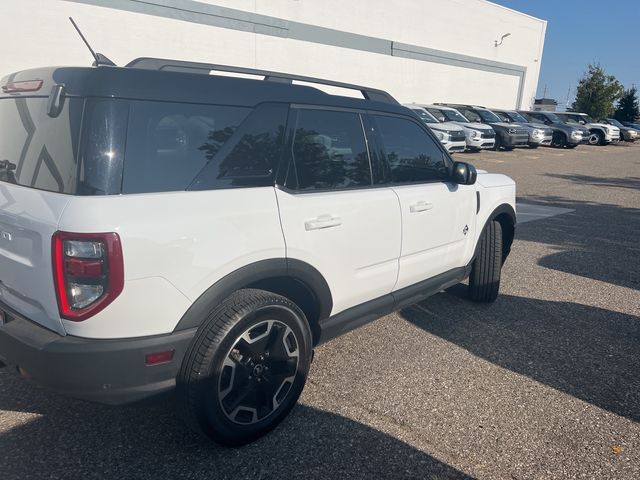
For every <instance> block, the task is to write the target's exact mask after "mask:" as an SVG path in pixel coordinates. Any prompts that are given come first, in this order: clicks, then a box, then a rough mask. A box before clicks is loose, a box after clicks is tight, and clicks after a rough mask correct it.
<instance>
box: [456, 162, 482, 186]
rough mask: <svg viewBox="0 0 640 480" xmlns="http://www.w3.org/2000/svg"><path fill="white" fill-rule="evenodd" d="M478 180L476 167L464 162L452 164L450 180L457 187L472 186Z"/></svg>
mask: <svg viewBox="0 0 640 480" xmlns="http://www.w3.org/2000/svg"><path fill="white" fill-rule="evenodd" d="M477 178H478V172H477V171H476V167H474V166H473V165H471V164H470V163H466V162H454V164H453V172H452V173H451V180H452V181H453V182H454V183H457V184H458V185H473V184H474V183H476V180H477Z"/></svg>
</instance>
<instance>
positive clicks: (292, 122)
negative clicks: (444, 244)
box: [274, 103, 388, 195]
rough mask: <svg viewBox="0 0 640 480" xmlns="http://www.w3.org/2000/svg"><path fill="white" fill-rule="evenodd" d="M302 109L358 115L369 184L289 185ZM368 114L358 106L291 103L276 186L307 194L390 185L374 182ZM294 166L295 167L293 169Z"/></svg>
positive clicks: (286, 190)
mask: <svg viewBox="0 0 640 480" xmlns="http://www.w3.org/2000/svg"><path fill="white" fill-rule="evenodd" d="M300 110H322V111H329V112H345V113H354V114H356V115H357V116H358V118H359V120H360V128H361V129H362V137H363V140H364V143H365V148H366V152H367V159H368V161H369V171H370V172H371V183H370V184H369V185H356V186H351V187H340V188H317V189H313V190H299V189H297V188H293V187H292V186H291V185H288V183H289V181H290V177H289V175H290V173H291V171H292V170H295V168H296V166H295V161H294V155H293V145H294V140H295V132H296V130H297V128H298V119H299V115H298V112H299V111H300ZM365 114H366V111H365V110H362V109H356V108H344V107H333V106H330V105H315V104H312V105H306V104H300V103H295V104H293V103H292V104H290V105H289V115H288V118H287V127H286V128H285V131H286V134H285V145H284V148H283V155H282V157H283V158H282V161H281V163H280V166H279V168H278V173H277V175H276V183H275V185H274V186H275V188H277V189H279V190H282V191H284V192H287V193H290V194H293V195H305V194H313V193H329V192H345V191H351V190H354V191H357V190H367V189H372V188H379V187H387V186H388V185H386V184H384V183H382V184H374V175H373V165H372V164H371V154H370V148H369V145H368V136H367V132H366V130H365V128H364V120H363V115H365ZM292 166H293V169H292ZM295 183H296V186H297V183H298V182H297V176H296V182H295Z"/></svg>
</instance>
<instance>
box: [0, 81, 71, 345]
mask: <svg viewBox="0 0 640 480" xmlns="http://www.w3.org/2000/svg"><path fill="white" fill-rule="evenodd" d="M39 85H40V87H39V88H37V87H38V83H37V82H34V83H31V84H28V82H20V81H15V80H13V83H12V79H11V78H5V79H3V80H2V81H0V86H2V87H3V88H2V90H0V301H2V302H3V303H4V304H6V305H7V306H8V307H10V308H11V309H13V310H15V311H16V312H18V313H20V314H22V315H23V316H25V317H26V318H28V319H30V320H32V321H34V322H37V323H39V324H40V325H42V326H44V327H46V328H48V329H50V330H53V331H55V332H58V333H60V334H64V333H65V332H64V328H63V326H62V322H61V320H60V316H59V312H58V304H57V300H56V295H55V289H54V281H53V273H52V261H51V236H52V234H53V233H54V232H55V231H56V229H57V225H58V221H59V219H60V217H61V215H62V212H63V210H64V208H65V206H66V204H67V202H68V200H69V199H70V197H69V195H68V194H73V193H74V190H75V186H76V183H77V182H76V178H77V145H78V137H79V132H80V120H81V117H82V109H83V101H82V100H81V99H78V98H67V99H66V100H65V101H64V103H63V105H61V108H60V109H59V110H58V111H56V112H55V113H54V114H53V115H52V114H51V108H50V104H49V98H48V97H49V96H48V93H49V90H47V91H45V89H44V88H43V87H42V82H40V84H39ZM20 88H23V90H22V91H20ZM24 89H26V90H28V91H25V90H24ZM34 89H35V90H34ZM40 90H42V91H45V95H42V93H41V92H40Z"/></svg>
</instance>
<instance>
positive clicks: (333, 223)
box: [304, 215, 342, 231]
mask: <svg viewBox="0 0 640 480" xmlns="http://www.w3.org/2000/svg"><path fill="white" fill-rule="evenodd" d="M340 225H342V219H341V218H340V217H334V216H332V215H320V216H319V217H317V218H314V219H313V220H308V221H306V222H304V229H305V230H307V231H309V230H322V229H323V228H332V227H338V226H340Z"/></svg>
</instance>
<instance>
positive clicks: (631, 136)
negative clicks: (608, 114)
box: [600, 118, 638, 142]
mask: <svg viewBox="0 0 640 480" xmlns="http://www.w3.org/2000/svg"><path fill="white" fill-rule="evenodd" d="M600 123H606V124H607V125H613V126H614V127H618V128H619V129H620V140H624V141H625V142H635V141H636V139H637V138H638V130H636V129H635V128H632V127H627V126H625V125H623V124H622V123H620V122H619V121H618V120H616V119H615V118H605V119H604V120H600Z"/></svg>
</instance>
